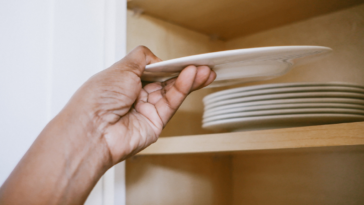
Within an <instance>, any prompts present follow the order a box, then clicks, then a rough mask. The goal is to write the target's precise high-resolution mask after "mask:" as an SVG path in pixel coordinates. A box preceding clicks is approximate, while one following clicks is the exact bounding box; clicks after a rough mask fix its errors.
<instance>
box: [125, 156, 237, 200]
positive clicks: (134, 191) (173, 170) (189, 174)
mask: <svg viewBox="0 0 364 205" xmlns="http://www.w3.org/2000/svg"><path fill="white" fill-rule="evenodd" d="M230 167H231V160H230V156H211V155H173V156H143V157H134V158H132V159H129V160H127V162H126V175H127V177H126V204H128V205H163V204H165V205H169V204H173V205H186V204H189V205H201V204H211V205H221V204H230V200H231V199H232V196H231V193H232V192H231V187H232V186H231V178H230V177H231V172H230V171H231V168H230Z"/></svg>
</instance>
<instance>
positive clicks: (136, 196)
mask: <svg viewBox="0 0 364 205" xmlns="http://www.w3.org/2000/svg"><path fill="white" fill-rule="evenodd" d="M140 44H142V45H145V46H147V47H149V48H150V49H151V50H152V51H153V52H154V53H155V54H156V55H157V56H158V57H160V58H162V59H163V60H167V59H172V58H176V57H182V56H187V55H194V54H199V53H206V52H214V51H220V50H228V49H238V48H249V47H261V46H282V45H321V46H328V47H331V48H333V50H334V51H333V53H332V54H331V55H330V56H327V57H326V58H323V59H320V60H318V61H315V62H311V63H309V64H306V65H302V66H299V67H296V68H293V70H292V71H290V72H289V73H287V74H286V75H284V76H281V77H278V78H275V79H272V80H268V81H264V82H255V83H250V84H246V85H256V84H266V83H278V82H329V81H342V82H350V83H357V84H360V85H363V86H364V57H363V54H364V4H361V5H357V6H354V7H350V8H345V9H342V10H339V11H336V12H332V13H328V14H324V15H321V16H317V17H313V18H309V19H305V20H301V21H299V22H294V23H291V24H288V25H283V26H280V27H276V28H270V29H269V30H265V31H260V32H259V33H254V34H250V35H248V36H242V37H238V38H234V39H229V40H216V39H214V38H212V37H211V36H208V35H205V34H201V33H198V32H196V31H192V30H189V29H186V28H184V27H182V26H178V25H176V24H173V23H169V22H167V21H163V20H160V19H158V18H154V17H152V16H149V15H141V16H135V15H133V12H132V11H128V25H127V50H128V51H130V50H131V49H132V48H134V47H136V46H137V45H140ZM246 85H238V86H246ZM238 86H231V87H238ZM222 89H226V88H214V89H203V90H200V91H197V92H195V93H192V94H191V95H190V96H189V97H188V98H187V99H186V101H185V102H184V103H183V105H182V106H181V108H180V110H179V111H178V112H177V113H176V115H175V116H174V117H173V118H172V120H171V121H170V123H169V124H168V125H167V127H166V128H165V130H164V131H163V133H162V136H161V137H171V136H180V135H199V134H209V133H212V132H210V131H207V130H203V129H202V128H201V119H202V113H203V104H202V98H203V97H204V96H206V95H207V94H209V93H212V92H216V91H218V90H222ZM359 126H361V128H360V130H359V131H357V132H356V136H357V137H358V139H359V138H360V135H363V136H364V125H363V124H360V125H359ZM361 133H362V134H361ZM294 137H295V136H294V135H292V138H294ZM347 137H348V139H349V138H350V137H351V136H350V135H348V136H347ZM344 139H345V138H344ZM361 139H362V138H360V140H361ZM317 140H320V136H317ZM360 140H359V141H360ZM157 143H158V142H157ZM363 144H364V141H360V143H358V145H357V146H336V147H325V144H323V145H322V146H321V147H318V148H304V149H302V148H295V149H283V150H258V151H240V152H226V153H225V152H213V153H208V154H156V155H143V154H141V155H139V156H136V157H134V158H131V159H129V160H127V162H126V200H127V204H130V205H134V204H135V205H142V204H148V205H150V204H158V205H160V204H233V205H238V204H254V205H255V204H364V194H362V193H364V186H363V184H364V147H363ZM201 146H203V145H201Z"/></svg>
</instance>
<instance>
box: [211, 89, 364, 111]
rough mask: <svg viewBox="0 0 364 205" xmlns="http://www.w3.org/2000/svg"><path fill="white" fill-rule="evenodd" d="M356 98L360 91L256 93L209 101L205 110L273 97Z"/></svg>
mask: <svg viewBox="0 0 364 205" xmlns="http://www.w3.org/2000/svg"><path fill="white" fill-rule="evenodd" d="M320 97H321V98H324V97H333V98H338V97H339V98H356V99H364V94H360V93H349V92H300V93H284V94H272V95H258V96H251V97H245V98H236V99H228V100H223V101H218V102H214V103H210V104H208V105H206V106H205V110H207V109H210V108H214V107H219V106H223V105H229V104H236V103H241V102H251V101H258V102H260V101H262V100H273V99H288V98H320Z"/></svg>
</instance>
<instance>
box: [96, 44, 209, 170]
mask: <svg viewBox="0 0 364 205" xmlns="http://www.w3.org/2000/svg"><path fill="white" fill-rule="evenodd" d="M144 52H150V51H149V50H146V51H145V50H144ZM134 55H135V54H134ZM140 56H141V57H140ZM140 56H139V58H138V59H133V58H131V59H128V58H126V60H124V61H121V62H120V63H119V64H116V65H115V67H117V69H114V68H111V69H110V70H108V71H106V72H105V73H104V75H101V76H100V80H98V82H100V84H98V87H102V89H100V90H101V91H102V92H101V93H100V95H97V96H101V97H102V98H100V99H107V100H99V101H102V102H103V103H101V106H100V105H99V106H100V107H102V108H101V112H100V113H105V114H104V115H102V118H103V119H104V121H106V122H107V124H108V125H107V126H106V129H105V130H104V133H103V135H104V137H105V139H106V143H107V146H108V148H109V151H110V154H111V156H112V160H113V162H114V163H117V162H119V161H121V160H124V159H125V158H127V157H129V156H132V155H134V154H135V153H137V152H139V151H141V150H142V149H144V148H145V147H147V146H148V145H150V144H151V143H153V142H155V141H156V140H157V139H158V136H159V134H160V133H161V131H162V129H163V127H164V126H165V125H166V123H167V122H168V121H169V119H170V118H171V117H172V116H173V114H174V113H175V112H176V110H177V109H178V107H179V106H180V105H181V103H182V102H183V100H184V99H185V98H186V96H187V95H188V94H189V93H190V92H192V91H194V90H196V89H199V88H201V87H204V86H206V85H208V84H209V83H211V82H212V81H213V80H214V79H215V76H216V75H215V73H214V72H212V71H211V69H210V68H208V67H207V66H199V67H195V66H188V67H186V68H185V69H184V70H183V71H182V72H181V73H180V75H179V76H178V78H175V79H171V80H169V81H167V82H165V83H151V84H148V85H146V86H144V87H143V88H141V82H140V75H141V74H142V72H143V70H144V67H145V65H146V64H149V63H153V59H152V60H150V59H149V61H148V59H147V60H145V58H146V57H147V58H148V57H149V58H150V57H154V62H156V61H158V59H157V58H156V57H155V56H154V55H152V54H151V53H147V54H145V53H144V56H143V55H140ZM137 57H138V56H137ZM137 57H135V56H134V58H137ZM143 57H144V60H143ZM128 60H129V61H133V62H141V61H142V62H144V64H143V63H141V64H139V65H135V64H131V65H132V67H137V69H135V68H134V69H133V70H130V69H129V68H128V66H130V64H128V63H127V62H125V61H128ZM125 65H126V66H125ZM124 67H125V68H124ZM130 71H131V72H130ZM104 102H105V103H104ZM103 108H107V109H103Z"/></svg>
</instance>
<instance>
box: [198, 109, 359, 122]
mask: <svg viewBox="0 0 364 205" xmlns="http://www.w3.org/2000/svg"><path fill="white" fill-rule="evenodd" d="M312 113H341V114H343V113H345V114H357V115H363V116H364V110H360V109H349V108H294V109H277V110H274V109H272V110H259V111H247V112H236V113H229V114H222V115H215V116H212V117H208V118H204V119H203V123H209V122H212V121H216V120H223V119H233V118H241V117H254V116H268V115H288V114H312Z"/></svg>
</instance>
